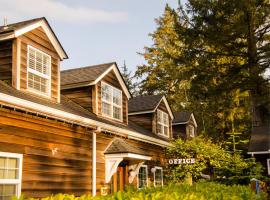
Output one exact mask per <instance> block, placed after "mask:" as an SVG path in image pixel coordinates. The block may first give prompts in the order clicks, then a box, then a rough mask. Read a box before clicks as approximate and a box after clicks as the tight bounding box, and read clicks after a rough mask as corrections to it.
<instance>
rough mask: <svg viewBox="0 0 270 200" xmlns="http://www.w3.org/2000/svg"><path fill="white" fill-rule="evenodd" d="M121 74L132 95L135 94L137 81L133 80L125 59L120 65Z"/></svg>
mask: <svg viewBox="0 0 270 200" xmlns="http://www.w3.org/2000/svg"><path fill="white" fill-rule="evenodd" d="M121 74H122V76H123V79H124V81H125V83H126V85H127V87H128V89H129V91H130V93H131V94H132V96H137V93H138V91H137V83H136V82H134V81H133V77H132V75H131V71H129V70H128V67H127V65H126V61H124V64H123V66H122V67H121Z"/></svg>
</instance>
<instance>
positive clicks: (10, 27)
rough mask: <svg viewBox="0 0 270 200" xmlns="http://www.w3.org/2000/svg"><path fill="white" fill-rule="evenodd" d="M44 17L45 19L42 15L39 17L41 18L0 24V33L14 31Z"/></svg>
mask: <svg viewBox="0 0 270 200" xmlns="http://www.w3.org/2000/svg"><path fill="white" fill-rule="evenodd" d="M44 19H45V18H44V17H41V18H35V19H30V20H26V21H22V22H17V23H14V24H7V26H0V34H1V33H6V32H11V31H15V30H17V29H20V28H23V27H25V26H28V25H31V24H33V23H36V22H38V21H40V20H44Z"/></svg>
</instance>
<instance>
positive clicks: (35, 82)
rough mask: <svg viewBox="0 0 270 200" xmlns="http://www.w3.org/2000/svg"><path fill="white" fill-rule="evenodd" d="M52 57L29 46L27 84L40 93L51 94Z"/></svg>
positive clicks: (29, 87) (30, 88)
mask: <svg viewBox="0 0 270 200" xmlns="http://www.w3.org/2000/svg"><path fill="white" fill-rule="evenodd" d="M50 71H51V57H50V56H49V55H47V54H45V53H43V52H42V51H40V50H38V49H36V48H34V47H32V46H28V54H27V86H28V89H29V90H31V91H33V92H36V93H38V94H43V95H46V96H50V82H51V79H50V75H51V73H50Z"/></svg>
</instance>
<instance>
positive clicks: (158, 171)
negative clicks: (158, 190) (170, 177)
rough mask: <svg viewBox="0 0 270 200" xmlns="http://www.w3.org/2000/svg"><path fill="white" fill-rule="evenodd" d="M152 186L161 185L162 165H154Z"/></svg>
mask: <svg viewBox="0 0 270 200" xmlns="http://www.w3.org/2000/svg"><path fill="white" fill-rule="evenodd" d="M154 186H163V170H162V167H155V172H154Z"/></svg>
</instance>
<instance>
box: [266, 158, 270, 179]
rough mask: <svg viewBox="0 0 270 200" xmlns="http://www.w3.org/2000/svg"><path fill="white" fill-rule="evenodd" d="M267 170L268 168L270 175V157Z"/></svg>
mask: <svg viewBox="0 0 270 200" xmlns="http://www.w3.org/2000/svg"><path fill="white" fill-rule="evenodd" d="M266 162H267V170H268V175H270V159H267V161H266Z"/></svg>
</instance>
